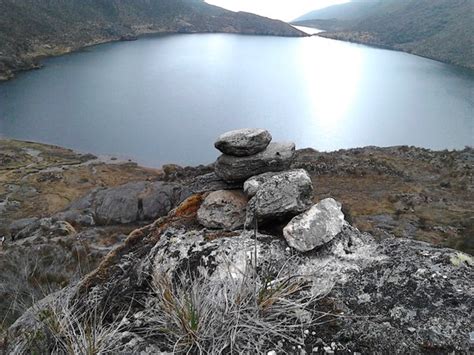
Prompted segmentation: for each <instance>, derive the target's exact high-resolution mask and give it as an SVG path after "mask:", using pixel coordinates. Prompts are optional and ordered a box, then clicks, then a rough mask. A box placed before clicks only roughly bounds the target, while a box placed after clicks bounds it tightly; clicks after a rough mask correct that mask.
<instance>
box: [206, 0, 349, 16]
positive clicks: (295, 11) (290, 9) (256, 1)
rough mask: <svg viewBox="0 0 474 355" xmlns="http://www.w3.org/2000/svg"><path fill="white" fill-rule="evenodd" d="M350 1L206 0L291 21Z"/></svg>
mask: <svg viewBox="0 0 474 355" xmlns="http://www.w3.org/2000/svg"><path fill="white" fill-rule="evenodd" d="M348 1H349V0H206V2H207V3H209V4H213V5H217V6H221V7H224V8H226V9H229V10H232V11H247V12H253V13H255V14H258V15H262V16H267V17H271V18H276V19H280V20H283V21H291V20H294V19H295V18H297V17H299V16H301V15H304V14H305V13H307V12H310V11H312V10H316V9H321V8H323V7H327V6H331V5H336V4H341V3H344V2H348Z"/></svg>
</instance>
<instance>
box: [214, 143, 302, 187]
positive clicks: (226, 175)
mask: <svg viewBox="0 0 474 355" xmlns="http://www.w3.org/2000/svg"><path fill="white" fill-rule="evenodd" d="M294 154H295V144H294V143H270V144H269V145H268V147H267V149H265V150H264V151H263V152H260V153H257V154H255V155H251V156H248V157H234V156H231V155H227V154H223V155H221V156H220V157H219V158H218V159H217V162H216V166H215V172H216V174H217V175H218V176H219V177H220V178H222V179H223V180H225V181H244V180H246V179H248V178H249V177H252V176H254V175H258V174H262V173H265V172H269V171H282V170H286V169H288V168H289V167H290V165H291V163H292V161H293V157H294Z"/></svg>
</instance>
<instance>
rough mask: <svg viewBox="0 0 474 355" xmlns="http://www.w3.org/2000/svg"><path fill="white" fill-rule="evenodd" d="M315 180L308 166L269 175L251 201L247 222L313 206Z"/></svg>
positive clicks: (287, 214) (278, 216)
mask: <svg viewBox="0 0 474 355" xmlns="http://www.w3.org/2000/svg"><path fill="white" fill-rule="evenodd" d="M312 192H313V184H312V182H311V178H310V177H309V175H308V173H307V172H306V170H303V169H298V170H290V171H285V172H282V173H279V174H277V175H275V176H272V177H271V178H269V179H268V180H267V181H266V182H265V183H263V184H262V185H261V186H260V188H259V189H258V190H257V192H256V194H255V196H254V197H252V199H251V200H250V202H249V205H248V208H247V216H246V221H245V225H246V226H248V227H252V226H253V224H254V222H255V218H256V219H257V221H258V222H259V223H264V222H266V221H269V220H275V219H279V218H282V217H290V216H291V217H292V216H295V215H297V214H299V213H301V212H304V211H306V210H307V209H308V208H310V207H311V204H312V201H311V198H312Z"/></svg>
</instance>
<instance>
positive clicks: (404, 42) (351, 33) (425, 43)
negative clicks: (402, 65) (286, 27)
mask: <svg viewBox="0 0 474 355" xmlns="http://www.w3.org/2000/svg"><path fill="white" fill-rule="evenodd" d="M303 19H304V20H303V21H297V22H295V23H297V24H300V25H304V26H311V27H317V28H321V29H324V30H327V31H328V32H326V33H323V34H321V35H322V36H324V37H329V38H335V39H341V40H346V41H353V42H359V43H366V44H371V45H378V46H383V47H388V48H393V49H397V50H402V51H406V52H410V53H413V54H417V55H421V56H425V57H429V58H433V59H436V60H440V61H443V62H447V63H452V64H456V65H461V66H464V67H468V68H471V69H474V37H473V36H472V33H474V1H472V0H402V1H400V0H381V1H371V2H366V1H361V2H354V3H348V4H343V5H338V6H332V7H330V8H326V9H322V10H319V11H314V12H312V13H310V14H308V15H306V16H303Z"/></svg>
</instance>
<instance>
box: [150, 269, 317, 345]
mask: <svg viewBox="0 0 474 355" xmlns="http://www.w3.org/2000/svg"><path fill="white" fill-rule="evenodd" d="M153 289H154V291H155V297H156V302H155V303H154V306H153V307H149V308H147V310H146V317H147V327H148V328H147V333H148V336H150V337H157V338H158V339H161V342H162V345H163V346H168V347H169V346H170V344H172V348H169V349H168V350H169V351H173V352H174V353H186V354H189V353H197V354H220V353H223V352H224V353H262V352H263V351H265V350H268V349H277V348H278V347H280V346H281V342H282V341H283V342H285V341H286V342H289V343H292V344H295V345H302V346H304V340H303V339H304V330H305V329H307V327H308V326H309V325H310V324H312V325H314V323H313V320H314V319H313V314H312V312H311V309H312V308H313V307H314V305H315V304H316V302H317V301H318V300H319V297H316V296H314V295H313V294H312V293H311V283H310V282H309V281H308V280H307V279H306V278H304V277H280V275H275V277H274V278H273V279H270V278H268V277H267V278H265V279H263V278H261V277H260V276H259V275H258V274H257V273H256V271H255V268H254V267H253V266H252V265H251V264H250V263H249V264H248V265H247V267H246V269H245V270H244V271H243V272H242V273H241V275H239V276H238V277H235V276H232V274H231V273H230V272H229V274H228V275H227V277H225V278H223V279H214V278H210V277H208V276H200V277H197V278H196V279H194V280H189V279H185V278H184V276H183V277H182V278H180V279H179V280H178V281H177V282H176V281H174V282H173V281H172V280H171V279H170V277H169V276H168V275H166V274H161V275H158V276H157V275H155V277H154V280H153ZM278 343H280V344H278Z"/></svg>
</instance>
